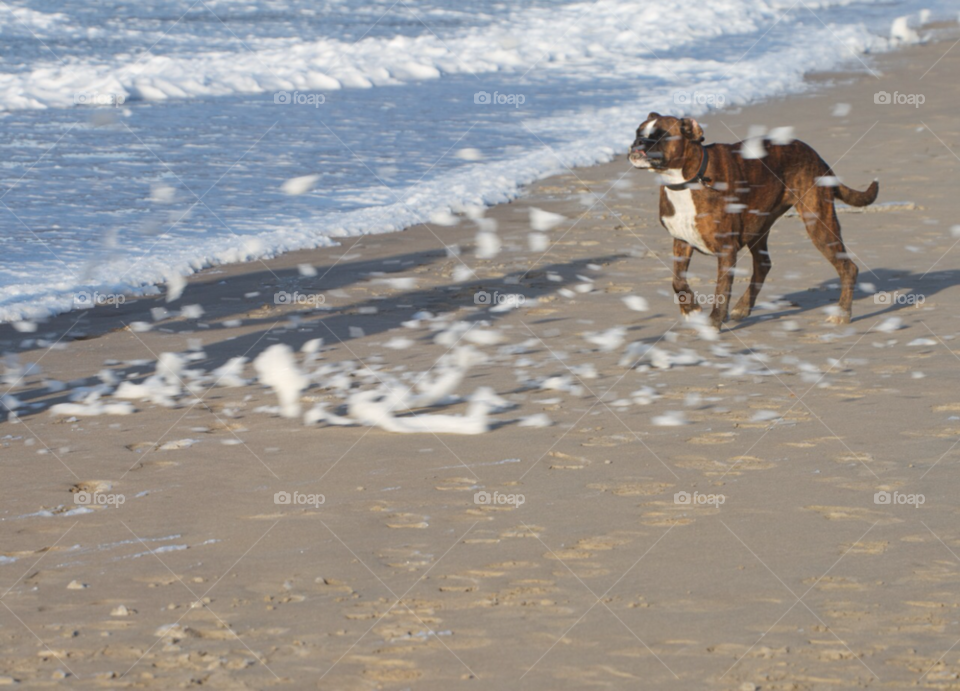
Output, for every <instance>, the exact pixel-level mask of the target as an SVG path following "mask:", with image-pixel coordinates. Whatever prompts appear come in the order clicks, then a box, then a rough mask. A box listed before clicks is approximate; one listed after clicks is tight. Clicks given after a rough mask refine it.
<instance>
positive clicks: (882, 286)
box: [724, 268, 960, 329]
mask: <svg viewBox="0 0 960 691" xmlns="http://www.w3.org/2000/svg"><path fill="white" fill-rule="evenodd" d="M865 283H869V284H872V285H873V287H874V288H875V289H876V292H875V293H870V292H867V291H865V290H863V289H862V288H860V285H862V284H865ZM957 285H960V270H955V269H948V270H943V271H930V272H929V273H913V272H911V271H904V270H901V269H887V268H880V269H873V270H869V271H868V270H866V269H863V270H861V271H860V276H859V278H858V287H857V288H856V290H855V291H854V293H853V319H852V321H853V322H858V321H862V320H876V319H878V318H880V317H884V316H886V315H889V314H892V313H894V312H898V311H900V310H903V309H917V308H921V307H923V306H924V305H926V304H927V303H928V302H929V301H930V298H931V297H933V296H934V295H936V294H937V293H939V292H941V291H943V290H946V289H947V288H952V287H954V286H957ZM740 286H743V287H744V289H745V288H746V284H741V283H738V284H736V285H735V286H734V291H735V294H734V297H733V298H732V299H733V301H734V304H736V300H738V299H739V295H737V294H736V289H737V288H738V287H740ZM768 291H769V292H768ZM839 297H840V280H839V278H832V279H828V280H826V281H823V282H821V283H820V284H819V285H817V286H814V287H811V288H807V289H804V290H799V291H794V292H791V293H785V294H779V293H777V292H776V290H775V289H774V290H770V286H765V287H764V290H763V291H761V293H760V297H759V298H757V304H761V303H763V302H765V301H770V302H772V301H774V298H776V301H777V302H788V303H790V304H791V306H790V307H786V308H783V309H777V310H773V311H767V310H762V309H761V310H757V308H756V307H755V308H754V311H753V313H751V315H750V316H749V317H747V318H746V319H744V320H743V321H741V322H734V321H728V322H727V323H726V324H724V327H725V328H726V329H739V328H742V327H747V326H750V325H751V324H754V323H756V322H758V321H761V320H768V319H780V318H786V317H795V316H797V315H799V314H803V313H805V312H810V311H814V310H823V309H826V308H828V307H829V306H831V305H836V304H837V300H838V299H839Z"/></svg>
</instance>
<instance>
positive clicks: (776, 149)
mask: <svg viewBox="0 0 960 691" xmlns="http://www.w3.org/2000/svg"><path fill="white" fill-rule="evenodd" d="M703 140H704V136H703V128H702V127H701V126H700V124H699V123H698V122H697V121H696V120H694V119H693V118H675V117H670V116H663V115H660V114H659V113H650V114H649V115H648V116H647V119H646V120H644V121H643V122H642V123H641V124H640V127H638V128H637V136H636V139H635V141H634V142H633V146H632V147H631V149H630V156H629V160H630V163H631V164H632V165H633V166H634V167H635V168H640V169H644V170H650V171H653V172H656V173H659V175H660V182H661V185H662V186H661V187H660V223H661V225H663V227H664V228H666V229H667V232H669V233H670V235H672V236H673V290H674V293H675V294H676V295H675V297H676V301H677V303H678V304H679V305H680V312H681V314H682V315H683V316H684V317H686V318H690V316H691V315H692V313H693V312H695V311H699V310H700V307H699V305H698V304H697V303H696V298H695V297H694V294H693V292H692V291H691V289H690V286H689V285H688V284H687V269H688V268H689V266H690V259H691V257H692V256H693V252H694V250H697V251H699V252H702V253H704V254H711V255H715V256H716V257H717V260H718V270H717V289H716V292H715V293H714V296H713V310H712V312H711V313H710V323H711V324H712V325H713V327H714V328H716V329H718V330H719V329H720V328H721V324H723V322H724V321H726V319H727V306H728V305H729V303H730V292H731V290H732V289H733V273H734V268H735V267H736V264H737V253H738V252H739V251H740V250H741V249H742V248H744V247H746V248H748V249H749V250H750V254H751V255H752V256H753V277H752V278H751V279H750V286H749V287H748V288H747V291H746V292H745V293H744V294H743V297H742V298H741V299H740V301H739V302H738V303H737V305H736V307H734V308H733V309H732V310H731V311H730V312H729V316H730V318H731V319H733V320H734V321H740V320H741V319H744V318H746V317H748V316H749V315H750V311H751V310H752V309H753V306H754V304H755V303H756V301H757V295H758V294H759V293H760V288H761V287H762V286H763V281H764V279H765V278H766V277H767V274H768V273H769V272H770V268H771V267H772V266H773V264H772V263H771V261H770V253H769V252H768V251H767V239H768V237H769V235H770V228H771V227H772V226H773V224H774V223H775V222H776V221H777V219H778V218H780V217H781V216H782V215H783V214H784V213H786V212H787V210H789V209H790V208H791V207H796V208H797V211H798V213H799V214H800V218H801V220H802V221H803V224H804V226H805V227H806V229H807V233H808V234H809V235H810V239H811V240H813V244H814V245H815V246H816V248H817V249H818V250H820V252H821V253H822V254H823V256H825V257H826V258H827V261H829V262H830V263H831V264H833V267H834V268H835V269H836V270H837V273H838V274H839V276H840V301H839V310H837V311H836V312H835V313H834V314H831V315H830V316H829V317H828V319H827V321H828V322H830V323H832V324H848V323H849V322H850V318H851V305H852V302H853V287H854V285H855V284H856V281H857V274H858V273H859V270H858V269H857V265H856V264H854V263H853V262H852V261H851V260H850V258H849V257H848V256H847V252H846V249H845V248H844V246H843V238H842V237H841V236H840V223H839V222H838V221H837V212H836V208H835V207H834V199H837V198H839V199H840V200H842V201H844V202H846V203H847V204H849V205H850V206H867V205H869V204H872V203H873V202H874V201H875V200H876V198H877V194H878V192H879V191H880V187H879V184H878V183H877V182H876V181H874V182H873V183H872V184H871V185H870V187H869V188H868V189H867V190H866V191H864V192H860V191H858V190H854V189H851V188H849V187H847V186H846V185H844V184H842V183H840V181H839V180H837V179H836V177H835V176H834V174H833V171H832V170H831V169H830V166H828V165H827V164H826V163H825V162H824V161H823V159H822V158H820V156H819V154H817V152H816V151H814V150H813V148H812V147H810V146H808V145H807V144H804V143H803V142H801V141H798V140H792V141H790V142H789V143H776V142H774V141H771V140H770V139H763V140H752V141H747V142H739V143H737V144H709V145H706V146H705V145H704V144H703Z"/></svg>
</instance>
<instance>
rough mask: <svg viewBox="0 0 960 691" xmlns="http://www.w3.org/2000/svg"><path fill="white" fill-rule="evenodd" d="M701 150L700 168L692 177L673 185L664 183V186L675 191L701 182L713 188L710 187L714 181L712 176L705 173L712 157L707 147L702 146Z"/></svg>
mask: <svg viewBox="0 0 960 691" xmlns="http://www.w3.org/2000/svg"><path fill="white" fill-rule="evenodd" d="M700 152H701V155H700V168H698V169H697V172H696V173H695V174H694V176H693V177H692V178H690V179H689V180H684V181H683V182H678V183H676V184H673V185H664V187H666V188H667V189H668V190H672V191H673V192H680V191H681V190H685V189H687V185H692V184H694V183H699V184H700V185H703V186H704V187H707V188H710V189H713V188H712V187H710V183H711V182H713V181H712V180H711V179H710V178H708V177H705V176H704V173H706V172H707V164H708V163H709V161H710V157H709V155H708V154H707V147H705V146H701V147H700Z"/></svg>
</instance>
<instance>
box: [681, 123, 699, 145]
mask: <svg viewBox="0 0 960 691" xmlns="http://www.w3.org/2000/svg"><path fill="white" fill-rule="evenodd" d="M680 133H681V134H682V135H683V136H684V138H685V139H692V140H693V141H695V142H702V141H703V128H702V127H700V123H699V122H697V121H696V120H694V119H693V118H684V119H683V120H681V121H680Z"/></svg>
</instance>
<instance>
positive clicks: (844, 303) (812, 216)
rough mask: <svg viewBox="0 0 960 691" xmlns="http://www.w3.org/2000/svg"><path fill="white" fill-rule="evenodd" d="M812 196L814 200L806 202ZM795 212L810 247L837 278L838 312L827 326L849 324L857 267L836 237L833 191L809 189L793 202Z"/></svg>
mask: <svg viewBox="0 0 960 691" xmlns="http://www.w3.org/2000/svg"><path fill="white" fill-rule="evenodd" d="M810 197H814V200H815V201H807V200H809V198H810ZM796 206H797V211H799V212H800V217H801V218H802V219H803V224H804V225H805V226H806V228H807V234H808V235H810V239H811V240H813V244H814V245H815V246H816V248H817V249H818V250H820V252H821V253H822V254H823V256H824V257H826V258H827V261H829V262H830V263H831V264H833V268H835V269H836V270H837V274H838V275H839V276H840V302H839V303H838V307H839V309H840V311H839V313H838V314H833V315H831V316H829V317H828V318H827V321H828V322H829V323H831V324H849V323H850V317H851V315H852V305H853V288H854V286H855V285H856V283H857V275H858V274H859V273H860V271H859V269H857V265H856V264H854V263H853V262H852V261H851V260H850V258H849V257H848V256H847V250H846V248H845V247H844V246H843V238H842V237H841V235H840V222H839V221H838V220H837V211H836V209H835V208H834V206H833V192H832V190H831V189H830V188H829V187H819V188H815V189H812V190H810V193H808V194H806V195H805V196H804V198H803V199H800V200H799V201H798V202H797V205H796Z"/></svg>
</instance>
